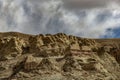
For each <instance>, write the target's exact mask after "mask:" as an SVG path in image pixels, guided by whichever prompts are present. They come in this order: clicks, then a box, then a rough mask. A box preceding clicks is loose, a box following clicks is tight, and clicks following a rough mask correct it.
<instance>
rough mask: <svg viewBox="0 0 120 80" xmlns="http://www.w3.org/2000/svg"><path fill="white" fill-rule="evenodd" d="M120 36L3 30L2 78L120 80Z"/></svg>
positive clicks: (0, 42)
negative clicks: (91, 37)
mask: <svg viewBox="0 0 120 80" xmlns="http://www.w3.org/2000/svg"><path fill="white" fill-rule="evenodd" d="M119 75H120V39H87V38H81V37H76V36H72V35H66V34H64V33H58V34H54V35H51V34H46V35H43V34H39V35H29V34H22V33H18V32H6V33H0V80H120V76H119Z"/></svg>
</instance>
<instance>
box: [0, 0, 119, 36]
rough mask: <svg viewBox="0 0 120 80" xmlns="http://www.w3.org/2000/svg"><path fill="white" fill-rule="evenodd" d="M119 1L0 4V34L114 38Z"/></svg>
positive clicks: (3, 0)
mask: <svg viewBox="0 0 120 80" xmlns="http://www.w3.org/2000/svg"><path fill="white" fill-rule="evenodd" d="M119 9H120V7H119V0H114V1H113V0H100V1H99V0H34V1H32V0H0V31H2V32H3V31H4V32H6V31H19V32H23V33H30V34H39V33H44V34H47V33H51V34H53V33H58V32H64V33H67V34H73V35H77V36H84V37H92V38H93V37H94V38H98V37H103V36H106V37H115V34H116V33H114V30H115V29H116V28H118V29H119V25H120V22H119V20H120V10H119Z"/></svg>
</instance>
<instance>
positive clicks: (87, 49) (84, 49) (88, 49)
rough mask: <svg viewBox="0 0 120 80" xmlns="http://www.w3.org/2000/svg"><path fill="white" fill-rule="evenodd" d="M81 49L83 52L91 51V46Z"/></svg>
mask: <svg viewBox="0 0 120 80" xmlns="http://www.w3.org/2000/svg"><path fill="white" fill-rule="evenodd" d="M81 48H82V49H81V50H82V51H91V48H90V46H81Z"/></svg>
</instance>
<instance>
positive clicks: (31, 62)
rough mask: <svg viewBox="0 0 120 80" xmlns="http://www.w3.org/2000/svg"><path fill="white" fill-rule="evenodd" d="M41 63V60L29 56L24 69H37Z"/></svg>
mask: <svg viewBox="0 0 120 80" xmlns="http://www.w3.org/2000/svg"><path fill="white" fill-rule="evenodd" d="M39 63H40V60H38V59H36V58H34V57H33V56H28V57H27V59H26V61H25V64H24V69H25V70H27V71H30V70H33V69H36V68H37V67H38V65H39Z"/></svg>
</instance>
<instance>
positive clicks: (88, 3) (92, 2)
mask: <svg viewBox="0 0 120 80" xmlns="http://www.w3.org/2000/svg"><path fill="white" fill-rule="evenodd" d="M63 1H64V5H65V6H66V7H68V8H74V9H76V8H78V9H90V8H105V7H106V6H107V5H109V4H110V3H112V2H115V3H119V0H63Z"/></svg>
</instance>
